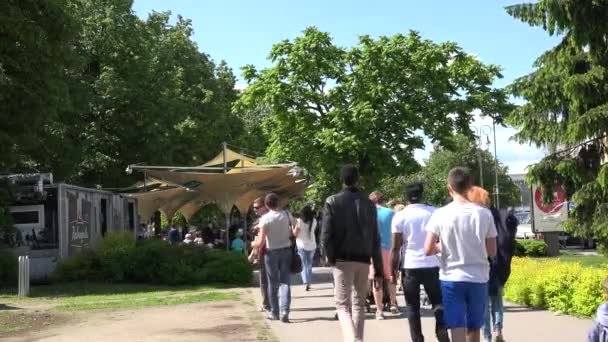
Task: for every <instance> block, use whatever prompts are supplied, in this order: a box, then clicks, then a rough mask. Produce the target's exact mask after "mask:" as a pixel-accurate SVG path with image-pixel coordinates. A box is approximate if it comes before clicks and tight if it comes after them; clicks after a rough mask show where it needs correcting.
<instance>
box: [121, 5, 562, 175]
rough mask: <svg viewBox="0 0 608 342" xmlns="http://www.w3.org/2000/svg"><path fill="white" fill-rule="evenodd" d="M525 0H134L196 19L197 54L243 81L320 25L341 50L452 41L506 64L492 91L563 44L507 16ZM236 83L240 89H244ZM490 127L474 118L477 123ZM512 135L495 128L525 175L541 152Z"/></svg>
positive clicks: (501, 147)
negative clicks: (245, 73) (383, 41)
mask: <svg viewBox="0 0 608 342" xmlns="http://www.w3.org/2000/svg"><path fill="white" fill-rule="evenodd" d="M523 1H531V0H512V1H504V0H466V1H450V0H425V1H421V0H415V1H414V0H394V1H393V0H375V1H369V0H367V1H362V0H350V1H348V0H308V1H286V0H257V1H251V0H240V1H238V0H223V1H208V0H171V1H167V0H135V2H134V5H133V9H134V11H135V13H136V14H137V15H138V16H140V17H142V18H146V17H147V16H148V14H149V13H150V12H151V11H171V12H172V14H173V15H174V16H175V15H177V14H179V15H182V16H183V17H185V18H188V19H191V20H192V25H193V28H194V36H193V40H194V41H195V42H196V43H197V44H198V46H199V49H200V50H201V51H203V52H205V53H207V54H209V55H210V56H211V57H212V58H213V59H214V60H215V61H216V62H219V61H221V60H225V61H226V62H228V64H229V65H230V66H231V67H232V68H233V70H234V72H235V74H237V75H239V77H240V68H241V67H242V66H244V65H246V64H253V65H255V66H256V67H257V68H264V67H268V66H270V64H269V62H268V60H267V59H266V57H267V55H268V52H269V51H270V49H271V47H272V45H273V44H275V43H277V42H279V41H281V40H283V39H293V38H295V37H297V36H299V35H300V34H301V32H302V31H303V30H304V29H305V28H306V27H308V26H316V27H318V28H319V29H321V30H322V31H326V32H329V33H330V34H331V36H332V37H333V38H334V42H335V44H337V45H340V46H344V47H348V46H353V45H355V44H356V43H357V39H358V37H359V36H361V35H365V34H368V35H371V36H374V37H378V36H381V35H386V36H390V35H393V34H396V33H407V32H408V31H409V30H416V31H418V32H420V34H421V35H422V37H423V38H425V39H431V40H433V41H435V42H444V41H453V42H456V43H458V44H459V45H460V46H461V47H462V48H463V49H464V50H465V51H466V52H468V53H471V54H474V55H476V56H477V57H478V58H479V59H480V60H481V61H483V62H484V63H491V64H496V65H499V66H501V67H502V68H503V76H504V78H502V79H500V80H497V81H496V82H495V86H497V87H503V86H506V85H508V84H510V83H511V82H512V81H513V80H515V79H516V78H518V77H520V76H523V75H526V74H528V73H529V72H531V71H532V70H533V67H532V64H533V62H534V60H535V59H536V58H537V57H538V56H539V55H540V54H541V53H543V52H544V51H545V50H547V49H549V48H551V47H553V46H555V45H556V44H557V42H558V40H557V38H555V37H550V36H549V35H548V34H547V33H546V32H544V31H543V30H542V29H539V28H532V27H530V26H528V25H527V24H524V23H522V22H520V21H517V20H515V19H513V18H512V17H510V16H509V15H508V14H507V13H506V12H505V10H504V7H505V6H508V5H512V4H516V3H519V2H523ZM239 82H241V83H240V84H237V87H242V86H244V85H243V84H242V81H239ZM515 101H518V100H515ZM491 123H492V122H491V120H487V119H486V120H483V119H481V118H477V119H476V121H475V123H474V125H476V126H481V125H487V124H490V125H491ZM514 133H515V130H514V129H513V128H509V127H504V128H503V127H498V128H497V129H496V147H497V155H498V159H499V160H500V161H501V162H503V163H505V164H506V165H507V166H508V167H509V171H510V173H524V172H525V168H526V166H527V165H529V164H531V163H534V162H535V161H538V160H539V159H540V158H542V156H543V152H542V151H541V150H539V149H536V148H534V147H531V146H528V145H519V144H517V143H514V142H511V141H510V140H509V139H510V138H511V136H512V135H513V134H514ZM490 140H491V141H492V142H493V137H492V135H490ZM431 149H432V146H430V144H427V148H426V149H425V150H420V151H418V152H417V153H416V158H417V159H418V160H419V161H420V162H423V161H424V159H425V158H427V157H428V155H429V153H430V150H431ZM490 149H491V150H492V151H493V150H494V146H493V145H491V146H490Z"/></svg>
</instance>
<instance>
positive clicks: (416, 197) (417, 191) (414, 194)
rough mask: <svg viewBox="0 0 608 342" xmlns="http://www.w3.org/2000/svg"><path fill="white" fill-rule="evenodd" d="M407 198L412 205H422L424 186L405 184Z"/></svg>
mask: <svg viewBox="0 0 608 342" xmlns="http://www.w3.org/2000/svg"><path fill="white" fill-rule="evenodd" d="M404 190H405V197H406V198H407V201H408V202H410V203H414V204H415V203H420V201H421V200H422V194H423V192H424V186H423V185H422V183H420V182H411V183H407V184H405V188H404Z"/></svg>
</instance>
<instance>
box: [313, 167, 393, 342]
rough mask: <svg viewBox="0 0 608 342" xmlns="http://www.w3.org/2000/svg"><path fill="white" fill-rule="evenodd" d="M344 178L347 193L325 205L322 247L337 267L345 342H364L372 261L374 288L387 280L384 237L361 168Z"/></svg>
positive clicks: (346, 171)
mask: <svg viewBox="0 0 608 342" xmlns="http://www.w3.org/2000/svg"><path fill="white" fill-rule="evenodd" d="M341 176H342V183H343V185H344V189H343V190H342V191H341V192H339V193H337V194H335V195H333V196H330V197H329V198H328V199H327V201H326V202H325V208H324V211H323V227H322V232H321V245H322V248H323V250H324V255H325V256H326V258H327V263H328V264H329V265H330V266H332V267H333V276H334V286H335V291H334V292H335V298H336V309H337V310H338V318H339V320H340V325H341V326H342V334H343V336H344V341H348V342H352V341H363V327H364V322H365V298H366V296H367V292H368V280H367V276H368V272H369V265H370V260H371V261H372V262H373V267H374V270H375V277H376V279H375V281H374V284H377V285H381V284H382V282H381V280H382V278H383V277H384V275H383V268H382V256H381V253H380V235H379V232H378V223H377V219H376V207H375V206H374V204H373V203H372V202H371V201H370V200H369V199H368V198H367V196H366V195H365V194H363V193H361V192H360V191H359V189H358V188H357V182H358V180H359V172H358V170H357V168H356V167H354V166H351V165H347V166H344V167H343V168H342V172H341ZM353 291H354V293H353ZM351 294H352V296H351Z"/></svg>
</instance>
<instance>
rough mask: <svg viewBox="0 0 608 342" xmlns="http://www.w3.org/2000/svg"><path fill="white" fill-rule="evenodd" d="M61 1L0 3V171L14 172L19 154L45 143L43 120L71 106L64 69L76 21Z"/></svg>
mask: <svg viewBox="0 0 608 342" xmlns="http://www.w3.org/2000/svg"><path fill="white" fill-rule="evenodd" d="M65 3H66V2H65V1H62V0H58V1H36V0H7V1H2V2H1V3H0V170H1V171H2V172H7V171H14V170H16V169H17V168H18V166H19V164H24V163H23V155H27V154H29V153H31V152H32V151H38V150H40V149H41V148H43V147H44V143H43V142H42V141H41V138H40V137H41V135H42V134H43V133H42V131H43V129H44V127H45V124H47V123H49V122H53V121H54V120H56V119H57V116H58V113H59V112H60V111H61V110H62V108H64V107H66V106H69V105H70V93H69V91H68V90H69V87H68V84H67V77H66V70H69V69H70V68H71V67H72V65H73V63H74V61H75V60H74V57H75V54H74V53H73V49H72V47H71V41H72V38H73V37H74V36H75V35H76V34H77V26H76V22H75V21H74V20H73V18H72V17H71V16H70V15H69V13H67V12H66V10H65Z"/></svg>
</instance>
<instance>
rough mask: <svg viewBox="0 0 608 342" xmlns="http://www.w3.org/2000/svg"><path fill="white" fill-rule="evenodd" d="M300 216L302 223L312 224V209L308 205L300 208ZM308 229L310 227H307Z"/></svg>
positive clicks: (313, 215) (313, 214)
mask: <svg viewBox="0 0 608 342" xmlns="http://www.w3.org/2000/svg"><path fill="white" fill-rule="evenodd" d="M300 215H301V217H302V221H304V222H305V223H308V224H312V220H313V219H314V218H315V212H314V211H313V210H312V208H311V207H310V206H309V205H307V206H305V207H304V208H302V211H301V212H300ZM308 228H309V229H310V228H311V226H308Z"/></svg>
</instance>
